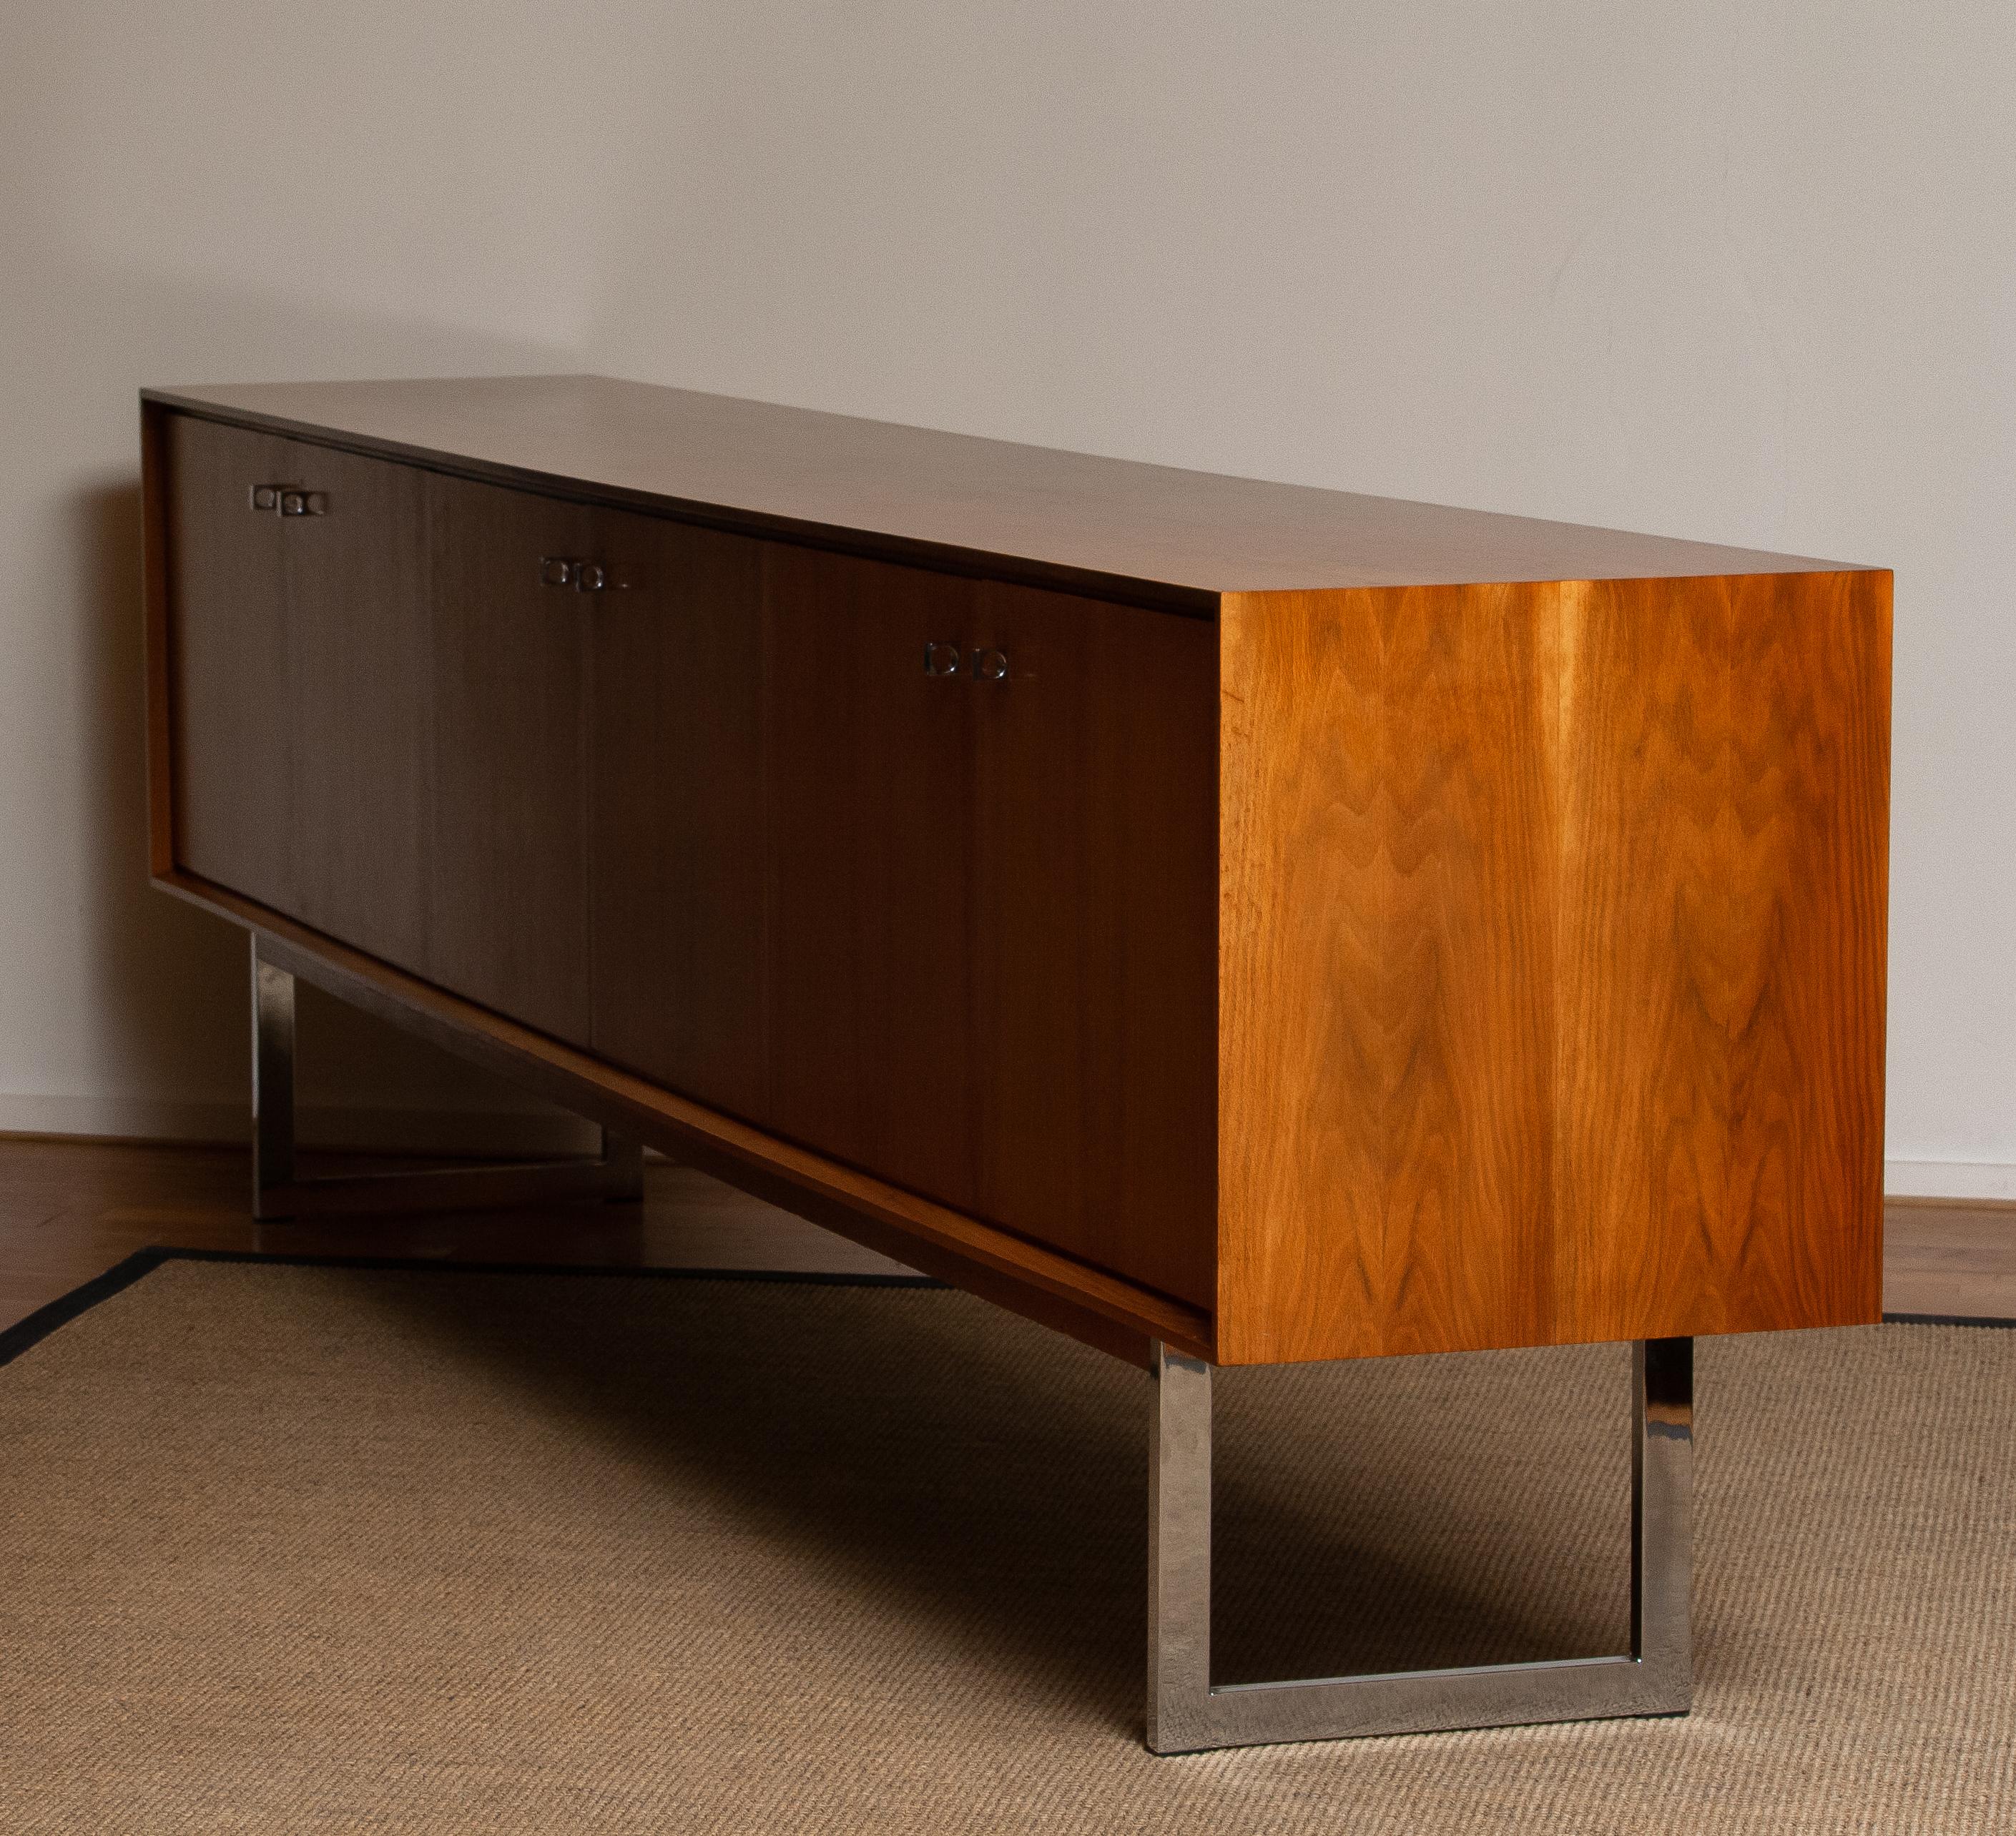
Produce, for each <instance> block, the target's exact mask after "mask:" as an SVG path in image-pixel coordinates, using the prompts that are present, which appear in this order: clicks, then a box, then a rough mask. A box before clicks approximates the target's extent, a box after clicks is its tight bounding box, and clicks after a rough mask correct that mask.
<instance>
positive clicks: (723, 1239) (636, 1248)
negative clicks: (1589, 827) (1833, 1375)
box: [0, 1137, 2016, 1328]
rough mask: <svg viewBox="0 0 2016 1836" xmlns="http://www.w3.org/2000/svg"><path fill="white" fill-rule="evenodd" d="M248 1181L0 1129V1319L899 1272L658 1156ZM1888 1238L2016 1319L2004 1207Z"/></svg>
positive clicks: (1902, 1292)
mask: <svg viewBox="0 0 2016 1836" xmlns="http://www.w3.org/2000/svg"><path fill="white" fill-rule="evenodd" d="M337 1164H340V1163H337ZM352 1164H353V1165H354V1164H355V1163H352ZM309 1170H313V1168H312V1165H311V1166H310V1168H309ZM247 1179H248V1173H247V1156H246V1154H245V1153H244V1152H243V1150H239V1149H232V1148H167V1147H152V1146H138V1145H134V1144H108V1143H103V1142H84V1141H47V1140H36V1139H20V1138H14V1139H9V1138H6V1137H0V1328H5V1327H6V1326H9V1325H11V1324H13V1322H14V1321H16V1320H19V1319H20V1318H22V1317H23V1316H24V1315H26V1314H28V1313H33V1312H34V1310H36V1309H37V1308H38V1307H40V1306H45V1305H46V1304H47V1303H48V1302H50V1301H52V1300H55V1299H58V1298H59V1296H61V1295H64V1294H67V1293H68V1292H70V1289H72V1288H75V1287H77V1285H79V1284H81V1283H82V1282H85V1281H89V1280H90V1279H91V1278H92V1277H93V1276H94V1275H97V1274H102V1273H103V1271H104V1270H106V1269H109V1268H110V1267H112V1266H113V1264H114V1263H117V1262H120V1261H121V1260H123V1259H124V1258H125V1257H127V1256H130V1255H131V1254H132V1253H133V1252H134V1251H135V1250H136V1249H146V1248H147V1247H148V1246H149V1245H156V1244H160V1245H172V1246H174V1247H175V1248H178V1249H230V1250H255V1251H263V1252H273V1253H279V1254H293V1255H298V1256H401V1257H404V1256H411V1257H414V1258H416V1259H431V1260H448V1261H452V1260H463V1261H471V1262H493V1263H564V1264H572V1265H574V1266H577V1267H581V1266H588V1267H661V1268H738V1269H794V1270H830V1271H833V1272H837V1273H851V1272H859V1273H877V1272H879V1273H884V1274H887V1273H891V1272H895V1271H896V1270H897V1265H896V1264H895V1263H891V1262H888V1261H887V1260H885V1259H883V1258H882V1257H880V1256H874V1255H872V1254H870V1253H869V1252H868V1251H866V1250H865V1249H858V1248H856V1247H855V1245H853V1244H851V1243H849V1242H848V1241H846V1240H845V1239H844V1238H839V1237H835V1236H833V1235H832V1234H830V1232H827V1231H822V1230H820V1229H819V1228H818V1227H815V1226H814V1225H812V1224H808V1223H803V1222H801V1220H798V1219H796V1218H794V1217H790V1216H787V1214H786V1213H783V1212H780V1211H777V1210H775V1209H772V1207H770V1206H769V1205H763V1204H761V1203H759V1202H758V1201H756V1200H754V1199H753V1198H744V1197H743V1196H742V1195H740V1193H736V1192H733V1191H729V1189H728V1188H727V1187H725V1186H722V1185H719V1184H716V1183H715V1181H713V1180H709V1179H706V1178H704V1177H702V1176H701V1175H700V1174H698V1173H693V1172H691V1171H689V1170H687V1169H686V1168H684V1167H678V1166H671V1165H670V1164H668V1163H667V1162H660V1161H653V1162H650V1165H649V1166H648V1169H647V1173H646V1198H645V1202H644V1203H643V1205H593V1204H591V1205H558V1206H551V1207H548V1208H546V1209H543V1210H539V1211H531V1212H517V1213H469V1214H466V1215H462V1216H434V1217H427V1218H401V1219H394V1220H384V1219H380V1220H361V1221H358V1222H355V1223H349V1222H345V1223H299V1224H268V1225H264V1226H261V1225H259V1224H256V1223H254V1222H253V1220H252V1218H251V1216H250V1212H249V1210H248V1209H247V1197H246V1195H247ZM1887 1234H1888V1245H1887V1248H1888V1256H1887V1259H1886V1262H1885V1281H1884V1306H1885V1309H1886V1310H1888V1311H1889V1312H1892V1313H1932V1314H1942V1315H1957V1316H1963V1317H1990V1318H2001V1319H2010V1318H2016V1209H2012V1208H2008V1207H2003V1208H1999V1209H1996V1208H1987V1207H1980V1206H1967V1205H1947V1204H1942V1203H1927V1202H1914V1201H1909V1200H1906V1201H1895V1202H1892V1205H1891V1206H1890V1208H1889V1215H1888V1231H1887Z"/></svg>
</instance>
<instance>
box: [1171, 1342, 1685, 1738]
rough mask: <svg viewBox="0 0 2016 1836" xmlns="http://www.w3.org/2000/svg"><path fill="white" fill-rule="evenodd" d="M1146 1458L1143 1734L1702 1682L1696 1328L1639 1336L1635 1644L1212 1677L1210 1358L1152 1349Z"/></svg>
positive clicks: (1234, 1733)
mask: <svg viewBox="0 0 2016 1836" xmlns="http://www.w3.org/2000/svg"><path fill="white" fill-rule="evenodd" d="M1152 1368H1153V1370H1154V1378H1155V1400H1154V1407H1155V1425H1154V1436H1153V1439H1152V1442H1151V1447H1152V1453H1151V1456H1150V1468H1149V1482H1148V1483H1149V1492H1150V1511H1149V1518H1148V1745H1149V1746H1150V1748H1151V1749H1153V1750H1154V1752H1157V1753H1193V1752H1201V1751H1203V1750H1204V1749H1205V1748H1212V1747H1247V1746H1258V1745H1262V1744H1265V1743H1268V1742H1269V1741H1329V1740H1338V1739H1342V1738H1345V1737H1349V1736H1354V1735H1361V1734H1424V1733H1427V1732H1430V1731H1432V1730H1445V1729H1451V1728H1477V1727H1507V1726H1515V1725H1517V1724H1520V1723H1530V1722H1544V1721H1589V1720H1595V1719H1600V1718H1604V1717H1607V1716H1627V1715H1683V1714H1685V1713H1686V1712H1687V1708H1688V1706H1689V1705H1690V1701H1691V1700H1692V1698H1693V1693H1694V1657H1693V1648H1692V1644H1691V1640H1690V1636H1689V1626H1688V1608H1689V1596H1690V1590H1691V1584H1692V1578H1693V1577H1692V1565H1693V1557H1692V1544H1691V1529H1690V1517H1691V1512H1692V1500H1693V1490H1694V1478H1693V1467H1694V1341H1693V1340H1692V1339H1690V1338H1656V1339H1648V1340H1646V1341H1644V1342H1641V1343H1640V1344H1639V1345H1637V1346H1635V1347H1634V1348H1633V1353H1632V1363H1631V1369H1632V1388H1633V1436H1632V1461H1631V1477H1632V1508H1631V1650H1630V1653H1629V1655H1628V1656H1618V1657H1614V1658H1566V1659H1554V1660H1550V1661H1543V1662H1538V1663H1530V1664H1490V1665H1478V1666H1475V1667H1474V1668H1471V1669H1453V1670H1400V1671H1391V1672H1387V1673H1381V1674H1378V1675H1373V1676H1329V1677H1322V1678H1315V1679H1310V1680H1305V1681H1297V1682H1289V1683H1236V1684H1224V1685H1219V1686H1218V1687H1213V1686H1212V1683H1211V1367H1210V1366H1209V1365H1208V1364H1203V1363H1201V1362H1200V1361H1199V1360H1197V1359H1195V1358H1190V1357H1186V1356H1183V1354H1182V1353H1179V1352H1173V1351H1171V1350H1170V1349H1168V1347H1167V1346H1161V1345H1157V1346H1155V1347H1154V1356H1153V1364H1152Z"/></svg>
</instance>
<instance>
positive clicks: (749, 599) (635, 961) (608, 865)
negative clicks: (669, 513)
mask: <svg viewBox="0 0 2016 1836" xmlns="http://www.w3.org/2000/svg"><path fill="white" fill-rule="evenodd" d="M590 548H591V550H592V552H593V553H594V554H595V555H597V556H599V557H600V558H602V559H603V561H604V562H606V564H607V566H608V567H609V568H610V569H611V570H612V572H613V573H614V576H615V577H617V578H618V579H620V580H622V581H623V582H624V583H625V584H624V585H623V586H621V587H620V588H617V589H615V590H613V591H608V592H605V593H604V594H603V595H601V596H600V597H599V598H597V599H596V600H594V601H593V602H584V603H582V604H581V606H580V608H579V610H578V616H579V618H580V620H581V624H582V627H583V629H584V631H585V638H586V642H587V644H588V646H589V677H590V695H591V699H592V718H591V720H590V723H589V748H590V753H591V764H590V771H591V778H590V783H589V799H588V809H589V825H590V870H589V871H590V876H591V878H590V896H589V914H590V923H591V925H592V938H591V943H592V963H593V984H594V1003H595V1019H594V1044H595V1049H596V1051H598V1052H599V1053H601V1054H602V1055H603V1056H605V1057H607V1058H609V1059H610V1060H611V1061H613V1062H614V1063H616V1064H618V1065H626V1066H628V1068H629V1069H632V1070H634V1071H639V1072H643V1074H644V1075H645V1076H647V1077H651V1078H654V1079H656V1080H658V1081H659V1082H661V1083H664V1084H665V1085H667V1086H668V1087H670V1088H671V1089H673V1090H679V1091H682V1092H683V1093H684V1094H686V1095H687V1096H689V1097H693V1098H697V1099H698V1100H699V1101H701V1102H704V1103H711V1104H713V1105H715V1106H716V1107H718V1108H722V1109H725V1110H726V1111H727V1112H729V1113H730V1114H731V1115H736V1116H744V1117H754V1116H765V1115H767V1114H769V1112H770V1109H771V1103H770V1099H769V1091H770V1062H769V1060H770V1051H769V1040H770V1037H771V1031H772V1029H771V1026H770V1023H769V961H768V958H769V935H770V922H769V904H770V889H769V834H770V823H769V791H768V784H769V747H768V738H767V735H768V729H767V727H766V724H765V697H764V680H765V677H764V670H763V667H762V662H763V655H764V648H765V639H764V602H763V548H762V544H760V543H758V542H754V541H749V540H747V538H745V537H740V536H729V535H722V534H718V532H716V531H715V530H703V529H695V528H693V526H691V525H690V524H687V523H669V522H665V521H663V520H661V519H658V518H656V517H649V516H632V515H629V514H627V513H625V512H621V511H608V510H605V511H602V512H598V513H597V514H596V519H595V530H594V533H593V535H592V538H591V541H590Z"/></svg>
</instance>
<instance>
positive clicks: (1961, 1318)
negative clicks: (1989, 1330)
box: [1883, 1313, 2016, 1327]
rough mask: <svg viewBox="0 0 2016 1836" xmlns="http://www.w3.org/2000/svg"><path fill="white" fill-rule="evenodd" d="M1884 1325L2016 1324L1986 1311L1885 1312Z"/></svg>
mask: <svg viewBox="0 0 2016 1836" xmlns="http://www.w3.org/2000/svg"><path fill="white" fill-rule="evenodd" d="M1883 1324H1885V1326H2004V1327H2007V1326H2016V1320H1997V1319H1994V1318H1992V1317H1990V1316H1989V1315H1988V1314H1986V1313H1885V1315H1884V1316H1883Z"/></svg>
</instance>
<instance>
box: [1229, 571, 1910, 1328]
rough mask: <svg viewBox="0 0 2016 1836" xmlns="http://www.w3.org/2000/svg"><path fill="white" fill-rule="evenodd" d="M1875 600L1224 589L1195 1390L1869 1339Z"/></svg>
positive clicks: (1877, 675) (1883, 658)
mask: <svg viewBox="0 0 2016 1836" xmlns="http://www.w3.org/2000/svg"><path fill="white" fill-rule="evenodd" d="M1888 591H1889V581H1888V576H1887V575H1884V574H1881V573H1816V574H1809V575H1797V574H1788V575H1784V576H1779V577H1768V578H1767V577H1754V576H1745V577H1734V578H1726V579H1724V578H1713V579H1703V580H1660V581H1635V582H1622V583H1611V584H1602V585H1589V584H1579V583H1568V584H1551V585H1550V584H1528V585H1518V586H1510V587H1507V586H1480V587H1460V588H1427V589H1413V590H1404V591H1403V590H1392V591H1384V590H1375V591H1364V592H1346V593H1328V594H1306V595H1251V596H1246V597H1244V598H1236V599H1228V601H1227V602H1226V610H1225V615H1224V619H1223V624H1222V631H1223V639H1222V674H1223V681H1222V704H1221V746H1222V756H1223V786H1222V814H1221V846H1222V870H1221V878H1220V932H1221V940H1222V942H1221V959H1220V977H1219V990H1220V1011H1221V1022H1220V1024H1221V1044H1220V1095H1219V1117H1220V1144H1219V1177H1220V1185H1221V1226H1220V1228H1221V1237H1222V1249H1221V1261H1220V1275H1219V1356H1220V1357H1221V1359H1222V1360H1224V1361H1226V1362H1228V1363H1235V1364H1236V1363H1249V1362H1257V1361H1262V1360H1275V1359H1298V1358H1319V1357H1345V1356H1366V1355H1374V1354H1381V1353H1399V1352H1432V1351H1453V1350H1465V1349H1483V1348H1485V1347H1489V1346H1502V1345H1514V1344H1546V1343H1553V1342H1580V1341H1589V1340H1602V1339H1621V1338H1647V1337H1665V1336H1680V1335H1695V1334H1703V1333H1711V1332H1718V1331H1744V1330H1756V1329H1762V1328H1785V1327H1795V1326H1809V1325H1832V1324H1850V1323H1854V1322H1858V1321H1862V1320H1870V1319H1873V1318H1874V1317H1876V1314H1877V1309H1878V1306H1879V1305H1880V1277H1881V1243H1880V1231H1881V1134H1882V1070H1883V1054H1882V1011H1883V1010H1882V1004H1883V976H1884V932H1883V914H1884V911H1885V837H1886V832H1887V798H1886V785H1887V771H1888V669H1889V663H1888V633H1889V607H1888Z"/></svg>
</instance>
